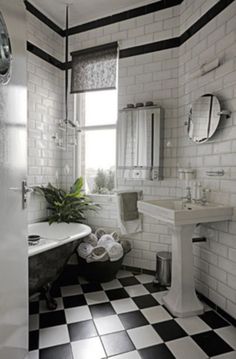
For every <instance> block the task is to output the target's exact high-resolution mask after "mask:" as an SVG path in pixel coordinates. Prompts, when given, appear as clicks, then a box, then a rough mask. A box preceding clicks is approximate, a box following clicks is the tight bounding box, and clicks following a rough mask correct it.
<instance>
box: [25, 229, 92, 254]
mask: <svg viewBox="0 0 236 359" xmlns="http://www.w3.org/2000/svg"><path fill="white" fill-rule="evenodd" d="M90 233H91V228H90V227H89V226H87V225H85V224H82V223H69V224H68V223H52V224H49V223H48V222H40V223H33V224H29V225H28V235H39V236H40V241H39V243H38V244H36V245H29V247H28V255H29V257H31V256H33V255H36V254H39V253H42V252H44V251H46V250H49V249H52V248H55V247H58V246H61V245H63V244H66V243H69V242H71V241H74V240H76V239H80V238H83V237H86V236H88V235H89V234H90Z"/></svg>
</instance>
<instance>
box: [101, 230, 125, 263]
mask: <svg viewBox="0 0 236 359" xmlns="http://www.w3.org/2000/svg"><path fill="white" fill-rule="evenodd" d="M98 245H99V246H102V247H104V248H105V249H106V251H107V253H108V255H109V258H110V261H111V262H114V261H117V260H118V259H120V258H121V257H122V256H123V254H124V251H123V247H122V246H121V245H120V244H119V243H117V242H116V241H115V239H114V238H113V237H112V236H111V235H110V234H105V235H104V236H102V237H101V238H100V239H99V241H98Z"/></svg>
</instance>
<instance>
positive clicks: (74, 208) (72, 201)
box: [36, 177, 99, 224]
mask: <svg viewBox="0 0 236 359" xmlns="http://www.w3.org/2000/svg"><path fill="white" fill-rule="evenodd" d="M82 188H83V179H82V177H79V178H77V180H76V181H75V183H74V184H73V186H72V187H71V189H70V191H69V192H66V191H64V190H63V189H61V188H57V187H55V186H53V185H52V184H51V183H49V184H48V185H47V186H46V187H44V186H37V187H36V191H37V192H39V193H40V194H41V195H43V196H44V197H45V199H46V201H47V203H48V209H49V211H50V212H49V213H50V214H49V216H48V222H49V224H52V223H53V222H57V223H59V222H66V223H70V222H76V223H81V222H82V221H84V220H85V219H86V217H85V212H86V211H88V210H97V209H98V208H99V205H97V204H95V203H93V201H92V200H91V199H90V198H89V197H88V196H87V195H86V194H85V193H84V192H83V190H82Z"/></svg>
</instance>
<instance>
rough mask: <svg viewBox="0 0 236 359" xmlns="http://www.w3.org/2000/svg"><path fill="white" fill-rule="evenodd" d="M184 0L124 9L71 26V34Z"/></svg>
mask: <svg viewBox="0 0 236 359" xmlns="http://www.w3.org/2000/svg"><path fill="white" fill-rule="evenodd" d="M182 2H183V0H161V1H157V2H154V3H151V4H148V5H144V6H140V7H137V8H134V9H131V10H127V11H123V12H120V13H118V14H114V15H111V16H106V17H103V18H101V19H97V20H94V21H90V22H87V23H85V24H81V25H77V26H74V27H71V28H69V31H68V33H69V35H75V34H79V33H81V32H84V31H88V30H92V29H97V28H99V27H102V26H107V25H111V24H115V23H117V22H120V21H125V20H129V19H133V18H135V17H138V16H142V15H147V14H150V13H152V12H156V11H160V10H163V9H167V8H169V7H174V6H177V5H180V4H181V3H182Z"/></svg>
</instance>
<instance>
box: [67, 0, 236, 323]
mask: <svg viewBox="0 0 236 359" xmlns="http://www.w3.org/2000/svg"><path fill="white" fill-rule="evenodd" d="M216 3H217V1H207V2H205V1H198V2H196V1H195V2H194V1H193V0H186V1H184V2H183V3H182V4H181V5H180V6H176V7H173V8H170V9H166V10H162V11H158V12H156V13H152V14H148V15H144V16H140V17H137V18H135V19H131V20H126V21H122V22H120V23H116V24H113V25H108V26H104V27H103V28H98V29H96V30H90V31H87V32H83V33H81V34H77V35H74V36H71V37H70V48H71V50H76V49H81V48H86V47H89V46H95V45H99V44H102V43H106V42H110V41H116V40H118V41H119V44H120V48H121V49H122V48H127V47H132V46H136V45H140V44H144V43H149V42H153V41H159V40H162V39H167V38H171V37H175V36H178V35H180V34H182V33H183V32H184V31H185V30H187V29H188V28H189V27H190V26H191V25H193V24H194V23H195V22H196V21H197V20H198V19H199V18H200V17H201V16H202V15H203V14H205V13H206V12H207V11H208V10H209V9H210V8H211V7H212V6H213V5H214V4H216ZM235 15H236V3H235V2H234V3H232V4H231V5H229V6H228V7H227V8H226V9H225V10H224V11H223V12H221V13H220V14H219V15H217V16H216V17H215V18H214V19H212V20H211V21H210V22H209V23H208V24H207V25H206V26H205V27H204V28H203V29H201V30H200V31H199V32H197V33H196V34H195V35H194V36H192V37H191V38H190V39H189V40H187V42H185V43H184V44H183V45H182V46H180V47H178V48H175V49H169V50H163V51H157V52H153V53H149V54H143V55H138V56H133V57H128V58H122V59H120V60H119V88H118V96H119V108H122V107H124V106H125V105H126V104H127V103H136V102H139V101H142V102H144V101H146V100H153V101H154V102H155V103H157V104H158V105H160V106H162V107H163V108H164V109H165V143H164V146H165V150H164V175H165V179H164V181H161V182H155V181H154V182H151V181H130V180H125V179H123V178H120V177H119V173H118V189H137V190H140V189H142V190H143V193H144V198H146V199H148V198H160V197H176V196H182V195H183V194H184V188H185V186H186V184H185V183H184V182H183V181H180V180H178V179H177V169H178V167H184V166H191V167H193V168H195V169H197V180H200V181H201V183H202V185H203V186H207V187H209V188H210V189H211V190H212V191H211V193H210V199H211V200H214V201H216V202H220V203H227V204H231V205H233V206H235V205H236V187H235V179H236V178H235V176H236V171H235V164H236V162H235V161H236V154H235V151H236V140H235V138H236V132H235V131H236V128H235V125H236V121H235V120H236V116H235V111H236V99H235V97H236V86H235V85H236V76H235V74H236V72H235V70H236V60H235V27H236V24H235ZM216 56H217V57H219V58H220V60H221V63H223V65H222V66H221V67H220V68H219V69H217V70H215V71H212V72H210V73H209V74H207V75H205V76H202V77H200V78H196V79H192V78H191V73H192V72H194V71H195V70H196V69H198V68H199V67H200V66H201V65H202V64H203V63H204V62H205V61H209V60H211V59H214V58H215V57H216ZM207 92H210V93H215V94H216V95H217V96H218V97H219V99H220V100H221V103H222V106H223V107H224V108H226V109H228V110H231V111H232V116H231V118H230V119H228V120H224V121H222V122H221V126H220V129H219V131H218V133H217V135H216V136H215V137H214V139H213V140H212V141H210V142H209V143H207V144H202V145H195V144H192V143H190V141H189V140H188V139H187V136H186V128H185V126H184V121H185V120H186V118H187V114H188V111H189V109H190V105H191V102H192V101H193V100H194V99H196V98H197V97H198V96H200V95H202V94H204V93H207ZM209 168H211V169H221V168H222V169H224V170H225V173H226V174H225V176H224V177H223V178H215V177H214V178H209V177H207V176H206V173H205V171H206V169H209ZM94 200H95V201H96V202H99V203H100V204H101V205H102V210H101V211H100V212H99V213H98V214H97V215H94V214H93V215H91V216H90V217H89V220H88V223H89V224H90V225H92V226H104V227H106V228H107V229H108V230H112V229H114V228H117V220H116V199H115V197H112V196H108V197H107V196H94ZM235 218H236V217H235ZM201 233H202V234H205V235H206V236H207V238H208V241H207V243H205V244H195V245H194V246H193V247H194V248H193V250H194V264H195V278H196V287H197V289H198V290H199V291H200V292H201V293H203V294H204V295H205V296H207V297H209V298H210V299H211V300H212V301H213V302H214V303H216V304H217V305H219V306H220V307H221V308H223V309H224V310H226V311H227V312H228V313H230V314H231V315H232V316H234V317H235V316H236V314H235V313H236V240H235V235H236V223H235V222H234V221H233V222H229V223H228V222H224V223H217V224H214V223H212V224H210V225H209V226H204V227H202V228H201ZM129 238H130V240H131V242H132V246H133V250H132V252H131V253H130V254H129V255H128V256H127V257H126V260H125V263H126V264H127V265H130V266H135V267H141V268H145V269H151V270H154V269H155V256H156V252H157V251H159V250H167V249H170V247H171V241H170V232H169V229H168V227H167V226H166V225H165V224H163V223H161V222H158V221H155V220H153V219H151V218H149V217H146V216H145V217H144V226H143V232H142V233H140V234H136V235H132V236H129Z"/></svg>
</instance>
